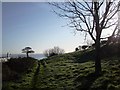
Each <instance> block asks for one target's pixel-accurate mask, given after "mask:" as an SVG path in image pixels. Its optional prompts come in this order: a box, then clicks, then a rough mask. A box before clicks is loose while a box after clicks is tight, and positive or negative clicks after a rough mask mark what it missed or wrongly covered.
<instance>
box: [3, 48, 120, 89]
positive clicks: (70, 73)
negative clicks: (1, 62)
mask: <svg viewBox="0 0 120 90" xmlns="http://www.w3.org/2000/svg"><path fill="white" fill-rule="evenodd" d="M112 53H113V52H112ZM106 56H107V57H105V56H104V57H102V75H101V76H99V77H96V76H95V73H94V72H95V64H94V50H91V49H89V50H86V51H77V52H73V53H67V54H63V55H58V56H53V57H49V58H47V59H43V60H41V61H39V62H37V61H36V60H34V59H31V60H26V59H24V60H18V61H19V62H21V61H22V62H27V63H26V64H25V65H30V66H28V67H29V68H30V69H29V68H24V69H23V71H22V72H24V73H21V72H17V70H18V69H17V68H16V69H17V70H16V73H18V74H20V76H21V77H20V78H19V79H17V80H16V79H15V80H8V81H7V80H6V81H4V82H3V90H6V89H7V90H25V89H26V90H33V89H34V90H43V89H44V90H83V89H84V90H120V57H119V56H118V55H117V56H116V55H111V54H110V56H108V55H106ZM31 62H32V63H31ZM33 62H34V63H33ZM28 63H31V64H28ZM7 65H8V67H9V69H10V70H12V71H14V72H15V70H14V69H12V67H11V68H10V66H9V64H7ZM22 65H23V64H22ZM13 66H14V65H13ZM18 66H19V65H18ZM23 66H24V65H23ZM14 68H15V67H14ZM20 68H21V69H22V68H23V67H20ZM4 69H5V68H3V70H4ZM21 69H20V70H21Z"/></svg>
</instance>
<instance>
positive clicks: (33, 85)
mask: <svg viewBox="0 0 120 90" xmlns="http://www.w3.org/2000/svg"><path fill="white" fill-rule="evenodd" d="M39 72H40V63H39V62H38V66H37V68H36V71H35V73H34V76H33V80H32V90H36V83H37V82H36V81H37V80H38V75H39Z"/></svg>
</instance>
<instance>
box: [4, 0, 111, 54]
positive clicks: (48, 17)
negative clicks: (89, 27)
mask: <svg viewBox="0 0 120 90" xmlns="http://www.w3.org/2000/svg"><path fill="white" fill-rule="evenodd" d="M67 24H68V20H67V19H64V18H61V17H59V16H57V15H56V14H55V13H54V12H53V11H52V6H50V5H49V4H48V3H46V2H3V3H2V53H3V54H6V53H7V52H8V53H11V54H19V53H22V51H21V50H22V49H23V48H25V47H27V46H29V47H31V48H32V49H33V50H34V51H35V53H43V52H44V51H45V50H46V49H50V48H53V47H54V46H59V47H60V48H62V49H64V50H65V52H66V53H68V52H73V51H75V48H76V47H78V46H80V45H83V44H86V42H87V41H88V40H90V41H91V38H90V37H89V36H88V37H87V39H86V40H85V37H84V35H85V34H84V33H81V32H77V31H76V32H75V30H73V29H71V28H70V27H68V26H66V25H67ZM112 30H113V29H111V30H109V32H108V30H104V32H103V33H102V36H106V35H110V34H111V32H112ZM74 32H75V33H74Z"/></svg>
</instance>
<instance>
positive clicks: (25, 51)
mask: <svg viewBox="0 0 120 90" xmlns="http://www.w3.org/2000/svg"><path fill="white" fill-rule="evenodd" d="M22 53H26V55H27V58H28V57H29V53H34V51H33V50H32V48H31V47H25V48H24V49H22Z"/></svg>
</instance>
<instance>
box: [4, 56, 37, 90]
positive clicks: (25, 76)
mask: <svg viewBox="0 0 120 90" xmlns="http://www.w3.org/2000/svg"><path fill="white" fill-rule="evenodd" d="M37 67H38V61H37V60H36V59H33V58H17V59H10V60H9V61H8V62H5V63H3V65H2V70H3V73H2V76H3V77H2V79H3V80H2V90H25V89H31V88H32V84H33V83H32V82H33V78H34V74H35V72H36V68H37Z"/></svg>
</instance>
